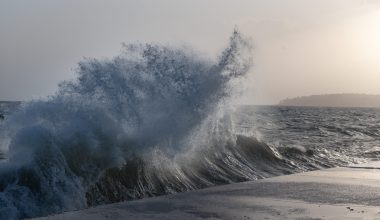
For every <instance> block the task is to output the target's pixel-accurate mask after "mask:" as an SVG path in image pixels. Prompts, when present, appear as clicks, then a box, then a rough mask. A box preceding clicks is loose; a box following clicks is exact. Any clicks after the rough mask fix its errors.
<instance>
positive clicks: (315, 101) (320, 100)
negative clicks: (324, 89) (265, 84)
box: [278, 93, 380, 108]
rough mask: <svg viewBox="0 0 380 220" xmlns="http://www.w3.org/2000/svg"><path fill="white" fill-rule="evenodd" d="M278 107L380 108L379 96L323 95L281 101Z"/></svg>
mask: <svg viewBox="0 0 380 220" xmlns="http://www.w3.org/2000/svg"><path fill="white" fill-rule="evenodd" d="M278 105H279V106H300V107H301V106H303V107H358V108H380V95H368V94H349V93H347V94H325V95H311V96H302V97H296V98H287V99H285V100H282V101H281V102H280V103H279V104H278Z"/></svg>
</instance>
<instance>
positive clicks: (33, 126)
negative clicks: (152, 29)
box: [0, 31, 281, 219]
mask: <svg viewBox="0 0 380 220" xmlns="http://www.w3.org/2000/svg"><path fill="white" fill-rule="evenodd" d="M250 66H251V46H250V42H249V41H248V40H246V39H245V38H244V37H242V36H241V35H240V34H239V33H238V32H237V31H235V32H234V33H233V35H232V36H231V38H230V43H229V45H228V47H227V48H226V49H225V50H224V51H223V52H222V54H221V55H220V56H219V58H218V59H217V60H216V61H213V60H211V59H206V58H204V57H203V56H201V55H199V54H198V53H197V52H195V51H192V50H191V49H189V48H173V47H169V46H162V45H152V44H145V45H143V44H137V45H124V51H123V52H122V53H121V54H120V55H118V56H116V57H114V58H112V59H108V60H96V59H86V60H84V61H82V62H80V63H79V65H78V68H77V75H78V77H77V78H76V79H75V80H73V81H66V82H62V83H61V84H60V86H59V90H58V92H57V93H56V94H54V95H52V96H50V97H48V98H46V99H45V100H34V101H30V102H27V103H23V104H22V106H21V107H20V108H19V109H18V111H17V112H16V113H14V114H12V115H10V116H9V117H8V118H7V119H6V120H5V121H4V122H3V123H1V124H0V126H1V130H0V149H1V150H2V151H3V152H6V160H5V161H3V162H2V163H0V216H2V217H3V218H5V219H18V218H26V217H36V216H43V215H48V214H52V213H58V212H62V211H68V210H74V209H82V208H86V207H88V206H89V205H94V204H99V203H102V202H113V201H121V200H124V199H128V198H141V197H144V196H152V195H156V194H163V193H171V192H177V191H184V190H190V189H195V188H199V187H205V186H209V185H213V184H221V183H228V182H235V181H243V180H247V179H252V178H257V177H258V176H259V175H266V174H265V172H263V173H262V174H260V173H257V174H255V172H257V170H256V169H255V163H257V162H258V161H259V160H255V159H254V158H259V156H258V155H261V156H265V155H267V159H268V160H269V159H270V160H271V161H273V162H276V163H280V162H281V160H279V159H276V157H273V156H270V155H269V154H270V150H269V148H266V147H258V146H261V145H260V144H253V145H252V146H256V147H255V148H257V152H256V153H258V152H261V153H260V154H255V153H252V154H251V155H250V156H248V155H245V153H248V152H245V151H247V150H244V148H236V149H235V146H241V145H244V146H245V144H242V143H243V142H244V143H245V142H249V141H248V139H245V138H243V137H238V138H237V136H236V134H235V133H234V132H233V126H232V125H231V123H230V120H229V119H228V117H226V116H225V115H226V114H225V112H226V111H227V109H228V103H229V100H230V98H231V95H232V94H233V90H234V86H233V85H234V83H235V82H236V80H239V79H241V78H243V77H244V76H245V75H246V74H247V72H248V71H249V69H250ZM251 141H253V140H251ZM238 151H242V152H238ZM181 158H182V159H181ZM260 160H263V159H260ZM261 166H263V165H261ZM269 167H270V165H268V169H269ZM272 170H273V172H275V169H272Z"/></svg>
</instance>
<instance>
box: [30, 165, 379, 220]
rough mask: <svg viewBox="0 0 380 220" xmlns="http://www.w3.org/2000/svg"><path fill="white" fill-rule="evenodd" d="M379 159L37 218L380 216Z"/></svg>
mask: <svg viewBox="0 0 380 220" xmlns="http://www.w3.org/2000/svg"><path fill="white" fill-rule="evenodd" d="M379 195H380V162H374V163H369V164H361V165H355V166H349V167H337V168H329V169H323V170H317V171H309V172H304V173H297V174H291V175H284V176H277V177H271V178H266V179H261V180H257V181H248V182H242V183H233V184H228V185H222V186H215V187H210V188H206V189H200V190H195V191H190V192H184V193H177V194H172V195H166V196H159V197H152V198H145V199H140V200H134V201H127V202H121V203H113V204H108V205H102V206H96V207H91V208H88V209H84V210H79V211H71V212H65V213H62V214H58V215H52V216H47V217H41V218H36V219H40V220H47V219H49V220H65V219H83V220H86V219H92V220H103V219H104V220H105V219H115V220H116V219H285V218H286V219H316V218H317V219H362V218H369V219H372V218H376V217H377V218H380V209H379V206H380V196H379Z"/></svg>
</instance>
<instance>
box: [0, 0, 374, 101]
mask: <svg viewBox="0 0 380 220" xmlns="http://www.w3.org/2000/svg"><path fill="white" fill-rule="evenodd" d="M235 25H237V26H238V27H239V29H240V30H241V32H243V33H244V34H245V35H248V36H250V37H252V39H253V40H254V45H255V50H254V58H255V61H254V62H255V67H254V68H253V69H252V73H251V74H250V77H249V78H250V80H248V81H247V85H248V87H249V88H248V90H247V91H246V93H245V94H246V96H245V98H244V99H243V100H244V102H247V103H259V104H270V103H277V102H278V101H279V100H281V99H283V98H286V97H294V96H301V95H310V94H322V93H344V92H347V93H371V94H380V0H378V1H376V0H372V1H371V0H186V1H185V0H150V1H148V0H130V1H128V0H107V1H106V0H61V1H58V0H33V1H31V0H0V100H28V99H31V98H35V97H40V96H46V95H49V94H52V93H54V91H55V90H56V89H57V83H58V82H60V81H62V80H65V79H70V78H73V77H74V73H73V69H74V68H75V67H76V63H77V62H78V61H80V60H81V59H82V58H83V57H96V58H102V57H112V56H114V55H117V53H119V51H120V50H121V43H122V42H125V43H134V42H160V43H170V44H176V45H178V44H181V43H186V44H189V45H192V46H194V47H195V48H196V49H198V50H201V51H204V52H205V53H208V54H209V55H210V56H215V55H216V54H217V53H218V52H220V50H221V49H223V47H224V46H225V45H226V43H227V40H228V37H229V36H230V34H231V32H232V30H233V28H234V26H235Z"/></svg>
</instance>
